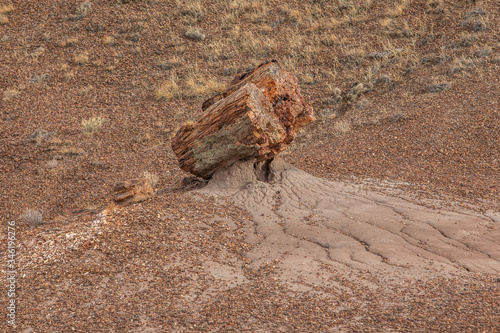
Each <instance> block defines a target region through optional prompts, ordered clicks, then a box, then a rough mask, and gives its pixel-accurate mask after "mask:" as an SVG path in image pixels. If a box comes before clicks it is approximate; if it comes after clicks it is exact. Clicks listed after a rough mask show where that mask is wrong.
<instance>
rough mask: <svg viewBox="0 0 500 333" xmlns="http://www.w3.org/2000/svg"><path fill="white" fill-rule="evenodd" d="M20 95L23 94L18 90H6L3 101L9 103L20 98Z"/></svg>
mask: <svg viewBox="0 0 500 333" xmlns="http://www.w3.org/2000/svg"><path fill="white" fill-rule="evenodd" d="M19 94H21V92H20V91H19V90H17V89H14V88H9V89H6V90H5V91H4V92H3V101H5V102H8V101H10V100H12V99H14V98H17V97H18V96H19Z"/></svg>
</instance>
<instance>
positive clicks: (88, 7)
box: [73, 0, 92, 20]
mask: <svg viewBox="0 0 500 333" xmlns="http://www.w3.org/2000/svg"><path fill="white" fill-rule="evenodd" d="M91 11H92V3H91V2H90V0H87V1H85V2H82V3H81V4H80V5H79V6H78V7H77V8H76V10H75V16H74V18H73V19H74V20H81V19H83V18H84V17H86V16H87V15H88V14H89V13H90V12H91Z"/></svg>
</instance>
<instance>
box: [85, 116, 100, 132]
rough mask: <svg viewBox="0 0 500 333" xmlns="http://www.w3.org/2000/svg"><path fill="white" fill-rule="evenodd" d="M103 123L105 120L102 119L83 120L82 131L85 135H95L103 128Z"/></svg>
mask: <svg viewBox="0 0 500 333" xmlns="http://www.w3.org/2000/svg"><path fill="white" fill-rule="evenodd" d="M103 123H104V120H103V119H102V118H101V117H91V118H88V119H83V120H82V124H81V130H82V132H83V133H85V134H93V133H95V132H97V131H98V130H99V129H100V128H101V126H102V125H103Z"/></svg>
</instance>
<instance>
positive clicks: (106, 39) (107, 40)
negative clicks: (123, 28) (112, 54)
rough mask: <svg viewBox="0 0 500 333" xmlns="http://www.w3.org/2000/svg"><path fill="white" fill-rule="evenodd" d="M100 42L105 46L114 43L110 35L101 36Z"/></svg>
mask: <svg viewBox="0 0 500 333" xmlns="http://www.w3.org/2000/svg"><path fill="white" fill-rule="evenodd" d="M102 43H103V44H104V45H107V46H113V45H115V44H116V41H115V38H114V37H112V36H104V37H103V38H102Z"/></svg>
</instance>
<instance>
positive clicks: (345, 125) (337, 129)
mask: <svg viewBox="0 0 500 333" xmlns="http://www.w3.org/2000/svg"><path fill="white" fill-rule="evenodd" d="M351 129H352V128H351V122H350V121H349V120H347V119H340V120H338V121H337V122H336V123H335V125H333V130H334V134H335V135H339V136H341V135H345V134H347V133H349V132H350V131H351Z"/></svg>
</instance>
